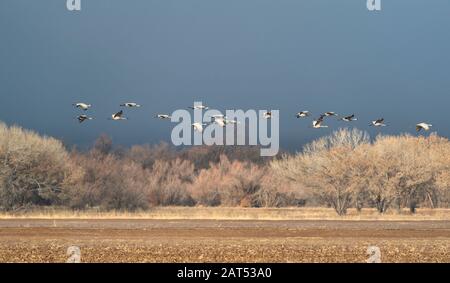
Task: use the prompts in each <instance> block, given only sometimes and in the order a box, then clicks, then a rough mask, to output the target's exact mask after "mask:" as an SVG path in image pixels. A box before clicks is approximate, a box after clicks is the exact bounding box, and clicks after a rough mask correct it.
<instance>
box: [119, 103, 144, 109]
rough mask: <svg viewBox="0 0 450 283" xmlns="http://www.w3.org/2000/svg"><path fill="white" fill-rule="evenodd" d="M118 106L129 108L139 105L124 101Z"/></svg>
mask: <svg viewBox="0 0 450 283" xmlns="http://www.w3.org/2000/svg"><path fill="white" fill-rule="evenodd" d="M120 106H122V107H129V108H135V107H141V105H139V104H137V103H135V102H126V103H123V104H120Z"/></svg>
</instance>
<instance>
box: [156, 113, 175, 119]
mask: <svg viewBox="0 0 450 283" xmlns="http://www.w3.org/2000/svg"><path fill="white" fill-rule="evenodd" d="M155 118H159V119H161V120H164V119H171V118H172V116H170V115H167V114H158V115H156V116H155Z"/></svg>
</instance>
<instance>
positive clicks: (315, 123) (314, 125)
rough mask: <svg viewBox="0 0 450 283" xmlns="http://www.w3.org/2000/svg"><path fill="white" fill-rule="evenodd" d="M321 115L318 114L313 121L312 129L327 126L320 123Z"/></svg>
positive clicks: (321, 121) (321, 120)
mask: <svg viewBox="0 0 450 283" xmlns="http://www.w3.org/2000/svg"><path fill="white" fill-rule="evenodd" d="M323 118H324V116H323V115H320V117H319V118H318V119H317V120H314V121H313V123H312V124H313V128H314V129H320V128H328V126H325V125H322V123H323Z"/></svg>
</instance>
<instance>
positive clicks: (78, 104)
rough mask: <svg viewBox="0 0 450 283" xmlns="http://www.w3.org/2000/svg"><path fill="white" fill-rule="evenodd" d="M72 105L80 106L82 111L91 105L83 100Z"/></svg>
mask: <svg viewBox="0 0 450 283" xmlns="http://www.w3.org/2000/svg"><path fill="white" fill-rule="evenodd" d="M72 105H73V106H75V107H76V108H80V109H82V110H84V111H86V110H88V109H89V108H91V106H92V105H91V104H87V103H83V102H78V103H74V104H72Z"/></svg>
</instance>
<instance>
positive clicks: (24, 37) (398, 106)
mask: <svg viewBox="0 0 450 283" xmlns="http://www.w3.org/2000/svg"><path fill="white" fill-rule="evenodd" d="M365 2H366V1H365V0H341V1H335V0H132V1H126V0H82V11H81V12H79V13H73V12H69V11H67V10H66V7H65V6H66V1H65V0H48V1H29V0H2V1H0V120H2V121H4V122H6V123H8V124H18V125H20V126H23V127H25V128H31V129H34V130H36V131H38V132H39V133H42V134H46V135H51V136H55V137H58V138H61V139H63V140H64V141H65V142H66V143H68V144H79V145H81V146H85V145H89V144H91V143H92V142H93V140H94V139H95V138H96V137H97V136H98V135H99V134H100V133H107V134H109V135H111V136H112V137H113V140H114V142H115V143H118V144H124V145H130V144H142V143H156V142H158V141H160V140H166V141H169V140H170V132H171V128H172V126H174V124H172V125H171V124H170V122H167V121H159V120H155V119H153V118H152V116H153V115H154V114H156V113H158V112H163V113H170V112H171V111H173V110H175V109H178V108H186V107H187V106H189V105H191V104H192V103H193V101H195V100H202V101H203V102H205V103H206V104H208V105H210V106H212V107H216V108H218V109H221V110H224V109H235V108H240V109H250V108H251V109H267V108H271V109H280V111H281V146H282V147H284V148H290V149H293V148H299V147H300V145H301V144H303V143H304V142H306V141H309V140H311V139H312V138H316V137H318V136H321V135H324V134H327V133H329V132H330V131H331V130H332V129H328V130H320V131H314V130H312V129H309V128H308V127H309V125H310V121H299V120H297V119H296V118H295V117H294V115H295V113H296V112H297V111H299V110H303V109H308V110H310V111H311V112H313V113H315V115H317V114H318V113H320V112H324V111H336V112H338V113H342V114H351V113H353V112H354V113H355V114H357V115H358V118H359V119H360V120H359V121H357V122H355V123H354V124H353V125H354V126H356V127H358V128H360V129H367V130H368V131H369V132H370V133H371V134H372V135H374V134H375V133H376V131H374V130H373V129H369V127H367V125H368V122H369V121H370V120H373V119H375V118H379V117H385V118H386V119H387V122H388V123H389V124H390V125H391V126H390V127H388V128H385V129H383V131H384V132H385V133H391V134H394V133H400V132H413V131H414V129H413V126H414V125H415V124H416V123H418V122H422V121H426V122H430V123H432V124H433V125H434V130H435V131H437V132H438V133H439V134H440V135H444V136H450V127H449V125H450V118H449V115H448V113H449V111H448V107H449V102H450V72H449V68H450V55H449V52H450V16H449V15H450V1H448V0H433V1H429V0H394V1H393V0H382V4H383V10H382V11H381V12H378V13H373V12H369V11H367V9H366V5H365ZM78 101H86V102H89V103H92V104H93V106H94V107H93V109H92V111H90V114H91V115H92V116H94V117H95V118H96V120H94V121H89V122H87V123H85V124H82V125H79V124H78V123H77V122H76V121H75V120H74V119H73V118H74V117H75V116H76V115H77V114H78V113H79V111H76V110H75V109H73V108H72V106H71V104H72V103H74V102H78ZM125 101H137V102H139V103H141V104H142V105H143V107H142V108H141V109H136V110H135V111H129V113H128V116H129V117H130V119H131V120H130V121H127V122H125V123H112V122H111V121H108V120H106V118H107V117H109V115H110V113H112V112H115V111H116V110H118V109H119V107H118V105H119V104H120V103H122V102H125ZM329 124H330V126H333V127H334V128H336V127H338V126H339V125H340V124H339V123H338V122H336V121H333V122H330V123H329Z"/></svg>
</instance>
